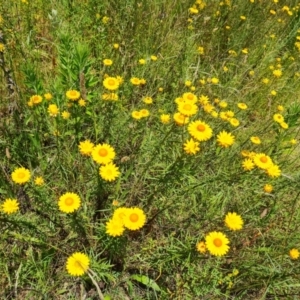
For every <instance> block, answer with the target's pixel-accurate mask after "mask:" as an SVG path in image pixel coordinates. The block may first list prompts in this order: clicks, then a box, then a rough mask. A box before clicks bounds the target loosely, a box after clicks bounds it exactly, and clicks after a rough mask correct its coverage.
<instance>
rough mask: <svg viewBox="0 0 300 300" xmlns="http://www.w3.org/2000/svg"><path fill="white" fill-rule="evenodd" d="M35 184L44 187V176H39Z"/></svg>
mask: <svg viewBox="0 0 300 300" xmlns="http://www.w3.org/2000/svg"><path fill="white" fill-rule="evenodd" d="M34 183H35V184H36V185H43V184H44V183H45V181H44V178H43V177H42V176H38V177H36V178H35V179H34Z"/></svg>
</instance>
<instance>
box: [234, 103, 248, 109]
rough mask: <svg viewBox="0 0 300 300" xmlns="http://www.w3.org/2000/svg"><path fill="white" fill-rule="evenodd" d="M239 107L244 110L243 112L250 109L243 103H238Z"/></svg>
mask: <svg viewBox="0 0 300 300" xmlns="http://www.w3.org/2000/svg"><path fill="white" fill-rule="evenodd" d="M237 106H238V108H239V109H243V110H244V109H247V108H248V106H247V104H245V103H242V102H240V103H238V104H237Z"/></svg>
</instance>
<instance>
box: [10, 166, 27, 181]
mask: <svg viewBox="0 0 300 300" xmlns="http://www.w3.org/2000/svg"><path fill="white" fill-rule="evenodd" d="M30 176H31V174H30V171H29V170H28V169H25V168H23V167H22V168H17V169H15V170H14V171H13V172H12V174H11V178H12V180H13V182H15V183H18V184H24V183H26V182H28V181H29V179H30Z"/></svg>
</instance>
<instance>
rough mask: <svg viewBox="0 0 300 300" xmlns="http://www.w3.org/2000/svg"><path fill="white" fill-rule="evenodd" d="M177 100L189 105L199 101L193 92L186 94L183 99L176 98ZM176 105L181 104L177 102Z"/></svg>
mask: <svg viewBox="0 0 300 300" xmlns="http://www.w3.org/2000/svg"><path fill="white" fill-rule="evenodd" d="M176 99H182V100H183V101H180V102H187V103H191V104H193V103H196V102H197V101H198V98H197V96H196V95H195V94H194V93H191V92H187V93H184V94H183V95H182V98H176ZM175 102H176V101H175ZM176 103H177V104H179V103H178V102H176Z"/></svg>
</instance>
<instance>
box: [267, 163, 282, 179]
mask: <svg viewBox="0 0 300 300" xmlns="http://www.w3.org/2000/svg"><path fill="white" fill-rule="evenodd" d="M266 172H267V174H268V175H269V176H270V177H272V178H273V177H279V176H280V175H281V170H280V168H279V167H278V166H277V165H275V164H272V165H271V166H270V167H268V168H267V169H266Z"/></svg>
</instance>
